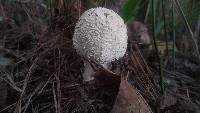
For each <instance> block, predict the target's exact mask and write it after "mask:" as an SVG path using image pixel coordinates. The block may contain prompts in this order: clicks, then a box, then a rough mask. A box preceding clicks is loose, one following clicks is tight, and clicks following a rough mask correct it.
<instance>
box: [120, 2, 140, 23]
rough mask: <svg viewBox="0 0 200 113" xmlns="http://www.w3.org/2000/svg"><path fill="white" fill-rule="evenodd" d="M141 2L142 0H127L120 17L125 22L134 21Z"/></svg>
mask: <svg viewBox="0 0 200 113" xmlns="http://www.w3.org/2000/svg"><path fill="white" fill-rule="evenodd" d="M140 2H141V0H127V2H126V3H125V5H124V6H123V8H122V10H121V11H120V15H121V17H122V18H123V19H124V21H125V22H127V21H128V20H130V19H132V18H133V16H134V15H135V14H136V13H137V9H138V6H139V4H140Z"/></svg>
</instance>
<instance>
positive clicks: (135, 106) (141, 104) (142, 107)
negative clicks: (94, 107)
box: [111, 80, 153, 113]
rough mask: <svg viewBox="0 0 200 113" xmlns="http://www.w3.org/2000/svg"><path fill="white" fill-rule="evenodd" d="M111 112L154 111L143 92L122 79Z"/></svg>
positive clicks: (141, 112) (143, 112)
mask: <svg viewBox="0 0 200 113" xmlns="http://www.w3.org/2000/svg"><path fill="white" fill-rule="evenodd" d="M111 113H153V112H152V110H151V108H150V107H149V105H148V104H147V103H146V101H145V100H144V98H143V97H142V96H141V94H140V93H139V92H138V91H137V89H136V88H134V87H133V86H132V85H130V84H129V83H128V82H127V81H126V80H122V81H121V84H120V88H119V92H118V95H117V98H116V100H115V104H114V106H113V109H112V111H111Z"/></svg>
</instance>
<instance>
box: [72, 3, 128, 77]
mask: <svg viewBox="0 0 200 113" xmlns="http://www.w3.org/2000/svg"><path fill="white" fill-rule="evenodd" d="M127 39H128V36H127V28H126V25H125V24H124V21H123V19H122V18H121V17H120V16H119V15H118V14H117V13H115V12H114V11H113V10H110V9H106V8H103V7H97V8H91V9H89V10H87V11H85V12H84V13H83V14H82V15H81V17H80V18H79V20H78V22H77V24H76V26H75V31H74V35H73V46H74V48H75V49H76V52H77V53H78V54H79V55H80V56H82V57H83V58H84V59H87V61H86V60H85V61H84V72H83V79H84V81H90V80H93V79H94V78H93V77H92V75H93V74H94V71H93V68H92V67H91V65H90V63H89V62H88V61H93V62H96V63H98V64H100V65H101V66H102V67H104V68H106V69H108V67H109V64H110V63H111V62H112V61H114V60H118V59H119V58H121V57H123V56H124V54H125V52H126V49H127Z"/></svg>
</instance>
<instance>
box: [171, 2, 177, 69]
mask: <svg viewBox="0 0 200 113" xmlns="http://www.w3.org/2000/svg"><path fill="white" fill-rule="evenodd" d="M172 37H173V71H174V72H175V66H176V64H175V41H176V29H175V10H174V4H173V3H172Z"/></svg>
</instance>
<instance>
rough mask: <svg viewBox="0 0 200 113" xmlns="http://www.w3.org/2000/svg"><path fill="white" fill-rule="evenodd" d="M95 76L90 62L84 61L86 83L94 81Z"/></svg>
mask: <svg viewBox="0 0 200 113" xmlns="http://www.w3.org/2000/svg"><path fill="white" fill-rule="evenodd" d="M93 74H94V71H93V68H92V66H91V65H90V63H89V62H88V61H84V72H83V80H84V81H86V82H87V81H91V80H94V77H93V76H92V75H93Z"/></svg>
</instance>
